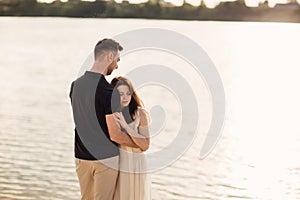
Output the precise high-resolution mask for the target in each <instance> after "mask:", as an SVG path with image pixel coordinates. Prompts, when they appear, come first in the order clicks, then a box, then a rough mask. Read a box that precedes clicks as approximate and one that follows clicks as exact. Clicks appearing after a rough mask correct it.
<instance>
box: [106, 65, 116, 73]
mask: <svg viewBox="0 0 300 200" xmlns="http://www.w3.org/2000/svg"><path fill="white" fill-rule="evenodd" d="M112 64H113V63H111V64H110V65H109V66H108V68H107V73H106V74H107V75H111V73H112V72H113V71H114V68H113V67H112Z"/></svg>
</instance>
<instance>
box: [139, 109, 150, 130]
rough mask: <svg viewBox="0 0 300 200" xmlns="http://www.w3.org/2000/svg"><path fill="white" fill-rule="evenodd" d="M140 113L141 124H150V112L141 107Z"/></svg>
mask: <svg viewBox="0 0 300 200" xmlns="http://www.w3.org/2000/svg"><path fill="white" fill-rule="evenodd" d="M138 109H139V114H140V126H145V125H148V124H149V120H150V119H149V112H148V111H147V110H146V109H145V108H142V107H139V108H138Z"/></svg>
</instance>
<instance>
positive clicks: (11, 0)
mask: <svg viewBox="0 0 300 200" xmlns="http://www.w3.org/2000/svg"><path fill="white" fill-rule="evenodd" d="M0 16H17V17H68V18H112V19H113V18H118V19H119V18H129V19H164V20H194V21H250V22H293V23H299V22H300V5H299V4H298V3H295V2H294V3H289V4H278V5H276V6H275V7H274V8H270V7H268V5H267V3H263V4H261V5H260V6H259V7H247V6H246V5H245V4H244V2H242V1H235V2H221V3H220V4H219V5H218V6H217V7H215V8H213V9H210V8H206V7H205V5H200V6H198V7H195V6H192V5H190V4H187V3H184V4H183V5H182V6H180V7H174V6H170V5H168V6H166V5H161V3H158V1H156V2H153V1H151V2H147V3H141V4H129V3H128V2H124V3H120V4H119V3H115V2H113V1H111V2H105V1H95V2H86V1H73V2H60V1H56V2H53V3H51V4H47V3H37V2H36V0H4V1H0Z"/></svg>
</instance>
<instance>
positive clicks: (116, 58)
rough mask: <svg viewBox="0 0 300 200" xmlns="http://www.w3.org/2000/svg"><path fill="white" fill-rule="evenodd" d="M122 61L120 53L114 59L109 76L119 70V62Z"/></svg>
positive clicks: (109, 69)
mask: <svg viewBox="0 0 300 200" xmlns="http://www.w3.org/2000/svg"><path fill="white" fill-rule="evenodd" d="M119 61H120V53H119V51H118V52H117V55H116V56H115V57H114V58H113V62H112V63H111V64H110V65H109V66H108V68H107V73H106V74H107V75H110V74H111V73H112V72H113V71H114V70H115V69H118V62H119Z"/></svg>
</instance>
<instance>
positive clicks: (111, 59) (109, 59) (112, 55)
mask: <svg viewBox="0 0 300 200" xmlns="http://www.w3.org/2000/svg"><path fill="white" fill-rule="evenodd" d="M113 60H114V54H113V53H112V52H111V51H110V52H109V53H108V61H109V62H112V61H113Z"/></svg>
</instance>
